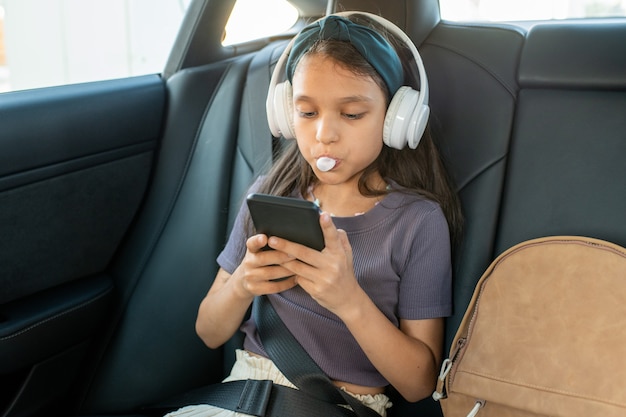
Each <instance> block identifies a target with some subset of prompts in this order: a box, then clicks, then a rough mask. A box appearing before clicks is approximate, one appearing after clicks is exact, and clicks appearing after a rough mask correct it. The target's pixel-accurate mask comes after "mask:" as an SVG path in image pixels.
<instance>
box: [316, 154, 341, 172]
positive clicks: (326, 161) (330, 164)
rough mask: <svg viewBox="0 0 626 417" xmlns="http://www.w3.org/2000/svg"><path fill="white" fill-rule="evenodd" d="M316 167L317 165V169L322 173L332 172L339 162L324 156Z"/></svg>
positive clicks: (319, 159)
mask: <svg viewBox="0 0 626 417" xmlns="http://www.w3.org/2000/svg"><path fill="white" fill-rule="evenodd" d="M316 165H317V169H319V170H320V171H322V172H326V171H330V170H331V169H333V168H334V167H335V165H337V161H336V160H334V159H333V158H329V157H327V156H322V157H321V158H318V159H317V162H316Z"/></svg>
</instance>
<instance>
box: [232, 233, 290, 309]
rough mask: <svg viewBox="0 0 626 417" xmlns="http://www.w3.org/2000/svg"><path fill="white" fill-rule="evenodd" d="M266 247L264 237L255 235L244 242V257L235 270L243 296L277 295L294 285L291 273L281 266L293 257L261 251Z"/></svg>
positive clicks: (277, 252)
mask: <svg viewBox="0 0 626 417" xmlns="http://www.w3.org/2000/svg"><path fill="white" fill-rule="evenodd" d="M266 245H267V236H265V235H255V236H252V237H250V238H249V239H248V240H247V241H246V247H247V251H246V255H245V257H244V259H243V261H242V262H241V264H240V265H239V267H238V268H237V270H236V275H238V276H239V278H240V279H239V282H240V286H239V287H240V290H241V291H243V293H242V295H244V296H245V295H248V296H250V297H253V296H255V295H263V294H273V293H278V292H281V291H285V290H288V289H289V288H292V287H294V286H295V285H296V281H295V277H294V276H293V273H292V272H291V271H290V270H288V269H286V268H284V267H283V266H281V264H284V263H286V262H289V261H291V260H293V257H291V256H289V255H287V254H286V253H283V252H280V251H276V250H263V248H264V247H265V246H266ZM233 275H235V274H233Z"/></svg>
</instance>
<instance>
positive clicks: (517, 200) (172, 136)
mask: <svg viewBox="0 0 626 417" xmlns="http://www.w3.org/2000/svg"><path fill="white" fill-rule="evenodd" d="M424 3H425V4H426V3H428V4H430V5H431V6H432V5H433V4H435V3H436V1H435V0H433V1H430V2H429V1H424ZM390 7H392V6H390ZM431 8H432V7H430V8H429V10H430V9H431ZM383 12H384V11H383ZM420 13H421V12H420V11H418V10H411V11H410V13H409V14H408V15H407V16H405V18H406V20H405V23H406V24H405V25H404V26H403V27H405V28H406V30H407V32H408V33H417V32H420V30H421V29H420V28H423V27H424V26H423V25H426V27H432V28H434V29H432V31H430V32H429V33H428V34H427V35H424V38H423V39H422V38H421V37H420V39H419V41H416V43H417V45H418V48H419V49H420V52H421V54H422V57H423V59H424V63H425V65H426V70H427V72H428V75H429V84H430V92H431V93H430V95H431V97H430V99H431V100H430V101H431V102H430V104H431V109H432V119H431V124H432V128H433V130H434V132H435V134H436V137H437V138H438V141H439V145H440V148H441V149H442V152H443V154H444V156H445V158H446V160H447V162H448V164H449V166H450V169H451V171H452V173H453V176H454V178H455V180H456V182H457V184H458V187H459V193H460V196H461V199H462V203H463V207H464V211H465V216H466V228H465V235H464V240H463V242H462V244H461V245H460V247H458V248H456V251H455V265H454V268H455V269H454V271H455V272H454V273H455V276H454V279H455V281H454V302H455V312H454V315H453V316H452V317H451V318H449V319H448V320H447V329H446V346H449V343H450V341H451V340H452V337H453V336H454V333H455V330H456V327H457V326H458V323H459V322H460V319H461V317H462V316H463V313H464V310H465V307H466V305H467V304H468V302H469V299H470V297H471V294H472V292H473V290H474V286H475V284H476V282H477V280H478V279H479V278H480V276H481V274H482V272H483V271H484V269H485V268H486V267H487V266H488V264H489V263H490V262H491V260H492V259H494V258H495V257H496V256H497V255H498V254H499V253H501V252H502V251H504V250H506V249H507V248H508V247H510V246H512V245H514V244H516V243H518V242H521V241H523V240H526V239H530V238H534V237H538V236H545V235H554V234H580V235H587V236H591V237H596V238H601V239H607V240H610V241H613V242H615V243H617V244H620V245H624V246H626V221H624V218H625V213H626V181H625V180H626V164H624V162H623V159H624V156H626V117H625V115H626V44H624V42H623V39H626V22H624V21H621V22H619V23H616V24H614V25H571V24H567V23H563V24H542V25H537V26H535V27H533V28H531V29H530V30H528V32H527V33H526V31H524V30H522V29H520V28H517V27H513V26H464V25H458V24H450V23H444V22H439V23H437V21H434V22H431V24H430V26H428V24H426V23H424V16H423V15H422V14H420ZM382 14H383V16H384V15H385V13H382ZM418 22H419V25H420V28H417V29H416V28H412V27H411V26H412V24H418ZM401 26H402V25H401ZM420 36H421V35H420ZM284 46H285V43H284V42H279V43H275V44H272V45H270V46H269V47H267V48H266V49H265V50H264V52H263V53H264V54H266V55H265V56H266V57H269V58H268V59H265V58H264V59H265V61H253V56H252V55H248V56H243V57H239V58H236V59H233V60H230V61H228V62H225V63H219V64H215V65H211V66H207V67H200V68H195V69H190V70H185V71H183V72H181V73H179V74H177V75H176V76H174V77H172V78H171V79H170V80H169V81H168V85H167V88H168V91H169V94H170V104H169V107H168V114H169V118H168V123H167V125H166V127H165V133H164V138H163V144H162V147H161V151H160V152H161V154H162V155H168V157H167V158H165V157H164V158H163V160H162V162H161V163H158V164H157V168H156V169H157V170H156V172H155V175H154V180H153V181H154V187H153V191H152V192H151V193H150V194H149V196H148V199H147V201H146V205H145V209H144V210H143V214H142V217H141V218H140V219H139V220H138V222H137V225H136V226H135V230H134V232H133V233H132V234H131V236H130V237H129V240H128V242H127V244H126V246H125V247H124V248H123V249H122V251H121V252H120V256H119V259H118V260H117V262H116V264H115V265H114V268H113V273H114V274H116V275H123V276H128V275H131V276H133V277H134V281H133V282H134V284H133V285H135V287H133V286H129V287H122V288H121V291H120V300H121V301H120V311H119V314H120V326H119V328H118V329H117V331H116V333H115V334H112V335H111V342H110V345H109V346H108V349H107V351H106V352H104V353H103V356H102V361H101V367H100V369H99V372H98V373H97V375H96V376H95V379H94V380H93V386H92V387H91V389H90V391H89V393H87V394H88V395H87V396H86V400H85V403H84V408H83V409H84V411H85V412H90V410H98V411H99V412H102V411H105V412H106V411H108V412H111V413H115V412H120V411H123V410H128V409H132V408H133V407H136V406H138V405H141V404H147V403H151V402H154V401H158V400H160V399H162V398H164V397H167V396H170V395H173V394H176V393H178V392H180V390H181V389H185V388H189V389H191V388H193V387H194V385H196V386H199V385H203V384H206V383H209V382H216V381H219V380H220V379H221V378H222V377H223V376H224V375H225V373H227V372H228V370H229V369H230V366H231V364H232V362H233V357H232V351H233V349H234V347H236V346H238V345H239V344H240V340H237V338H234V339H233V341H231V342H230V343H229V344H227V346H225V347H224V348H223V349H220V350H210V349H208V348H205V347H204V346H203V345H202V343H201V342H200V341H199V339H198V338H197V337H196V335H195V331H194V329H193V323H194V321H195V313H196V311H197V306H198V304H199V302H200V300H201V298H202V297H203V296H204V294H205V293H206V291H207V289H208V287H209V285H210V280H211V277H212V276H214V274H215V271H216V268H217V267H216V265H215V258H216V256H217V254H218V253H219V250H220V249H221V247H222V245H223V244H224V241H225V239H226V237H227V233H228V230H229V228H230V226H231V225H232V222H233V219H234V216H235V215H236V209H237V207H238V206H239V204H240V201H241V198H242V196H243V194H244V192H245V190H246V188H247V186H248V184H249V183H250V182H251V181H252V180H253V178H254V177H255V176H256V175H258V174H259V173H260V172H261V171H262V170H263V167H264V162H266V161H264V158H265V159H268V158H270V157H269V155H271V151H270V152H269V153H268V152H267V151H263V152H264V153H263V154H264V155H265V157H261V158H259V157H258V155H259V152H258V148H257V146H258V144H257V143H255V142H253V140H254V139H255V138H257V137H263V136H264V134H265V133H260V134H259V133H258V132H254V131H253V130H255V129H258V124H256V122H255V120H258V119H255V116H254V114H255V113H258V112H262V113H263V114H264V107H263V106H262V105H261V104H259V103H262V102H263V100H261V101H259V100H258V97H256V98H253V99H252V101H250V100H249V99H248V98H246V96H247V94H253V95H254V94H256V95H258V94H259V93H262V94H263V97H264V94H265V91H266V86H259V85H257V84H253V83H250V78H249V77H250V74H249V72H248V71H249V70H252V69H253V68H256V69H258V68H259V67H260V68H261V69H262V70H267V71H268V72H267V74H269V71H270V70H271V67H272V65H273V64H274V63H275V61H276V59H277V57H278V54H279V53H280V52H281V51H282V48H284ZM268 49H269V50H270V52H269V54H268V52H267V51H268ZM257 56H258V55H257ZM264 65H265V66H267V68H265V67H264ZM216 74H217V75H219V77H217V78H218V79H219V83H218V84H217V85H213V86H211V85H209V86H207V83H208V84H211V82H212V81H211V80H215V79H216ZM246 79H247V80H248V82H247V83H245V82H244V81H246ZM268 80H269V78H268ZM205 91H208V92H211V93H210V94H207V93H205ZM207 95H208V97H207ZM262 129H263V130H264V129H266V128H265V126H263V127H262ZM259 135H260V136H259ZM267 141H268V142H267V143H266V144H265V145H264V146H266V149H267V147H270V148H271V139H270V138H269V136H267ZM172 155H175V157H172ZM227 178H229V179H230V181H226V179H227ZM181 286H184V291H181V289H180V288H181ZM168 289H172V291H171V293H172V294H176V298H172V297H171V296H170V293H169V292H168ZM181 295H182V296H183V298H181ZM155 298H156V299H157V300H158V301H157V302H155ZM159 304H160V305H163V306H164V308H163V309H162V310H161V311H155V310H154V307H153V306H155V305H159ZM148 316H149V318H148ZM140 323H144V324H145V323H158V324H159V325H158V326H150V327H148V328H146V326H142V325H141V324H140ZM138 329H140V331H141V333H139V334H138V333H137V331H138ZM130 332H133V334H130ZM147 344H149V345H150V346H147ZM146 349H150V352H151V354H150V355H146V354H145V352H146ZM163 358H170V360H169V361H167V362H164V361H163ZM153 369H159V371H158V372H157V373H156V375H158V376H159V377H158V379H156V380H155V379H154V378H152V377H151V375H154V372H153V371H151V370H153ZM120 382H122V383H120ZM129 388H130V390H129ZM130 391H132V392H130ZM393 401H394V403H395V406H394V408H393V409H392V412H391V416H406V415H430V416H436V415H439V414H440V409H439V408H438V405H437V404H434V403H433V402H432V401H431V400H425V401H422V402H420V403H418V404H408V403H406V402H404V401H402V400H401V399H400V398H398V397H397V396H394V398H393ZM420 413H422V414H420Z"/></svg>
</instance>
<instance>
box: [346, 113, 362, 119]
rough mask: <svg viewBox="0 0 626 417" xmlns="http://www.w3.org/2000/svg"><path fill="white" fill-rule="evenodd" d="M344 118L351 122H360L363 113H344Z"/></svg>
mask: <svg viewBox="0 0 626 417" xmlns="http://www.w3.org/2000/svg"><path fill="white" fill-rule="evenodd" d="M343 116H344V117H345V118H346V119H349V120H358V119H360V118H362V117H363V113H358V114H352V113H344V115H343Z"/></svg>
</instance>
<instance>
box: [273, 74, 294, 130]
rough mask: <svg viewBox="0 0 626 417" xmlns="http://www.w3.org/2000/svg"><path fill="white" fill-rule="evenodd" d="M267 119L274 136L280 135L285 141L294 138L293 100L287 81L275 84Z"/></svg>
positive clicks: (289, 84)
mask: <svg viewBox="0 0 626 417" xmlns="http://www.w3.org/2000/svg"><path fill="white" fill-rule="evenodd" d="M268 119H269V125H270V130H271V131H272V134H273V135H274V136H276V137H278V136H280V135H282V136H283V137H284V138H285V139H294V138H295V137H296V134H295V132H294V128H293V99H292V90H291V83H289V81H285V82H282V83H278V84H276V87H275V88H274V94H273V103H272V106H271V110H270V111H269V112H268Z"/></svg>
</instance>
